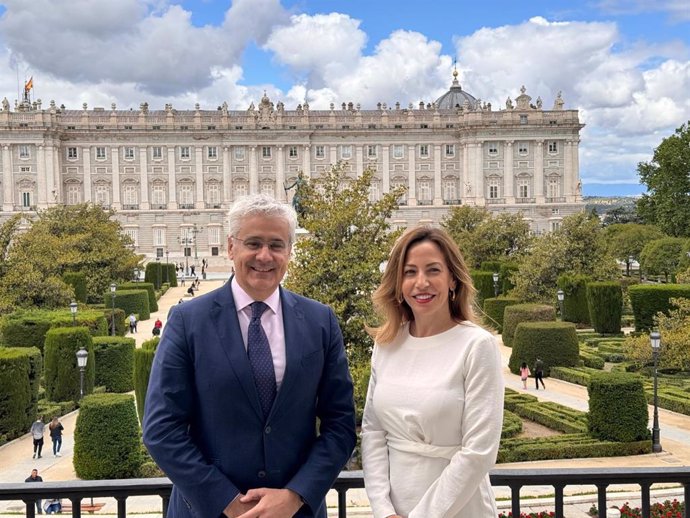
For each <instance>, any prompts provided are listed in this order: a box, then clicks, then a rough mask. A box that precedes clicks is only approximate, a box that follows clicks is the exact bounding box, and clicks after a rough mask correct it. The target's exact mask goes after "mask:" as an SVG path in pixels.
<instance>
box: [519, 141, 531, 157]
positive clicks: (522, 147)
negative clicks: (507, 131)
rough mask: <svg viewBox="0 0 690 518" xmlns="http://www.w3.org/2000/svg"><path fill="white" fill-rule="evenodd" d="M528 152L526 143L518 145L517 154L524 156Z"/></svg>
mask: <svg viewBox="0 0 690 518" xmlns="http://www.w3.org/2000/svg"><path fill="white" fill-rule="evenodd" d="M528 152H529V145H528V144H527V142H519V143H518V153H519V154H521V155H526V154H527V153H528Z"/></svg>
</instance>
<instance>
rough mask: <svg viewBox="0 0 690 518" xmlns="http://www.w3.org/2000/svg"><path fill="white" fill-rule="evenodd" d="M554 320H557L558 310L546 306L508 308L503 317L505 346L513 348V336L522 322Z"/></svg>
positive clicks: (532, 305) (525, 305) (523, 305)
mask: <svg viewBox="0 0 690 518" xmlns="http://www.w3.org/2000/svg"><path fill="white" fill-rule="evenodd" d="M553 320H556V310H554V308H553V307H551V306H547V305H545V304H516V305H514V306H507V307H506V308H505V312H504V316H503V335H502V337H503V344H504V345H506V346H508V347H512V345H513V334H514V333H515V328H517V326H518V324H519V323H520V322H550V321H553Z"/></svg>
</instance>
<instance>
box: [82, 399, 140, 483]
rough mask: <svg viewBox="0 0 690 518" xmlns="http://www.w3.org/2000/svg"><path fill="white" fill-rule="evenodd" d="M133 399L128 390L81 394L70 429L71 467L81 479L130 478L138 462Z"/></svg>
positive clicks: (137, 441)
mask: <svg viewBox="0 0 690 518" xmlns="http://www.w3.org/2000/svg"><path fill="white" fill-rule="evenodd" d="M142 460H143V459H142V455H141V447H140V442H139V425H138V423H137V415H136V410H135V408H134V400H133V398H132V396H131V395H128V394H93V395H91V396H88V397H85V398H84V399H83V401H82V404H81V408H80V409H79V416H78V417H77V424H76V427H75V429H74V470H75V472H76V474H77V476H78V477H79V478H81V479H85V480H104V479H118V478H132V477H136V476H138V474H139V468H140V467H141V463H142Z"/></svg>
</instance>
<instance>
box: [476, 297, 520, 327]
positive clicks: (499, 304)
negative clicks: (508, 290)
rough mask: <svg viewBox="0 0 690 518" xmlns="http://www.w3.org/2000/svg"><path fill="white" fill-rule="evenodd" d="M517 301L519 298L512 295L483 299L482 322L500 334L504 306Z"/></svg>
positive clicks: (512, 304)
mask: <svg viewBox="0 0 690 518" xmlns="http://www.w3.org/2000/svg"><path fill="white" fill-rule="evenodd" d="M519 303H520V300H519V299H516V298H513V297H497V298H491V299H485V300H484V323H485V324H486V325H487V326H489V327H491V328H493V329H495V330H496V332H497V333H499V334H501V333H502V332H503V313H504V312H505V308H507V307H508V306H514V305H516V304H519Z"/></svg>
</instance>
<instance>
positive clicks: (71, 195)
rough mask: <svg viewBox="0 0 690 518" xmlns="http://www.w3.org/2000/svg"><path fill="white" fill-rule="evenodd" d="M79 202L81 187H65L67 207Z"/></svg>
mask: <svg viewBox="0 0 690 518" xmlns="http://www.w3.org/2000/svg"><path fill="white" fill-rule="evenodd" d="M80 202H81V185H79V184H70V185H68V186H67V205H76V204H77V203H80Z"/></svg>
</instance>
